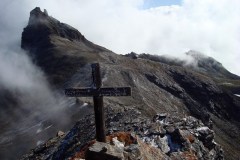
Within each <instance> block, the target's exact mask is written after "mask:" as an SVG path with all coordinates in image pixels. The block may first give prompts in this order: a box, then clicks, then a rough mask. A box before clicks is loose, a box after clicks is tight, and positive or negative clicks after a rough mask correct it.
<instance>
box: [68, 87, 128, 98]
mask: <svg viewBox="0 0 240 160" xmlns="http://www.w3.org/2000/svg"><path fill="white" fill-rule="evenodd" d="M65 95H67V96H68V97H92V96H114V97H118V96H131V87H116V88H114V87H103V88H98V89H94V88H68V89H65Z"/></svg>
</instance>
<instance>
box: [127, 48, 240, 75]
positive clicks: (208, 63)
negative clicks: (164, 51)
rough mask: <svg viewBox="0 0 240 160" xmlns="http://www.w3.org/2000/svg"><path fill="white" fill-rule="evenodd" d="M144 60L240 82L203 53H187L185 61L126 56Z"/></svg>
mask: <svg viewBox="0 0 240 160" xmlns="http://www.w3.org/2000/svg"><path fill="white" fill-rule="evenodd" d="M134 55H135V58H136V57H138V58H144V59H149V60H152V61H156V62H161V63H164V64H168V65H173V66H181V67H185V68H191V69H193V70H195V71H198V72H201V73H204V74H206V75H208V76H212V77H213V78H225V79H236V80H239V79H240V77H239V76H237V75H235V74H232V73H231V72H229V71H228V70H226V68H224V67H223V65H222V64H221V63H220V62H218V61H217V60H215V59H214V58H212V57H208V56H206V55H204V54H203V53H200V52H197V51H193V50H190V51H188V52H186V53H185V55H186V57H185V59H180V58H176V57H170V56H167V55H162V56H158V55H151V54H144V53H143V54H139V55H137V54H136V53H135V54H134V53H130V54H127V55H126V56H128V57H132V58H134Z"/></svg>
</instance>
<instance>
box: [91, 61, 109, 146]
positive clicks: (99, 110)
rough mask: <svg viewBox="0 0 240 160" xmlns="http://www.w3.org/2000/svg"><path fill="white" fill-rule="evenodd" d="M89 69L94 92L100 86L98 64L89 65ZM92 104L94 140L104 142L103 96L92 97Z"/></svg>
mask: <svg viewBox="0 0 240 160" xmlns="http://www.w3.org/2000/svg"><path fill="white" fill-rule="evenodd" d="M91 67H92V76H93V85H94V86H93V87H95V89H96V90H100V88H101V86H102V80H101V74H100V66H99V64H98V63H94V64H92V65H91ZM93 103H94V114H95V125H96V139H97V141H99V142H106V135H105V117H104V107H103V96H101V95H95V96H93Z"/></svg>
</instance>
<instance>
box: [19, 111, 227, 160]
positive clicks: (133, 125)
mask: <svg viewBox="0 0 240 160" xmlns="http://www.w3.org/2000/svg"><path fill="white" fill-rule="evenodd" d="M106 113H107V115H106V127H107V129H106V130H107V134H108V135H110V137H112V138H114V137H117V136H116V135H115V134H116V133H117V132H125V133H126V134H127V133H129V134H130V133H131V134H130V135H136V136H132V137H135V138H136V139H139V140H137V141H136V142H135V143H133V144H134V145H130V144H128V146H127V145H126V143H125V142H121V139H119V138H116V140H117V141H119V142H121V143H122V144H123V145H124V146H123V147H124V148H123V150H122V152H125V151H126V150H128V151H129V152H128V154H129V156H130V157H131V156H132V154H135V153H132V152H135V151H136V150H134V148H137V150H138V151H141V147H143V145H147V146H149V147H150V148H155V149H157V150H158V154H159V155H162V157H163V158H164V159H223V151H222V148H221V146H219V145H218V144H217V143H215V141H214V132H213V130H211V129H210V128H209V127H206V126H204V125H203V123H202V122H201V121H199V120H197V119H196V118H194V117H191V116H189V117H185V118H180V117H174V116H170V115H168V114H157V115H156V116H154V117H153V119H147V118H146V117H144V116H143V115H142V114H141V113H140V112H139V111H137V110H135V109H133V108H125V109H121V110H116V109H111V108H110V107H108V110H107V111H106ZM94 135H95V125H94V116H93V115H88V116H86V117H85V118H83V119H81V120H80V121H79V122H77V123H76V124H75V126H74V127H73V128H72V129H71V130H70V131H69V132H68V133H67V134H63V133H62V132H59V133H58V135H57V136H56V137H55V138H52V139H50V140H48V141H47V142H46V143H44V144H42V145H39V146H38V147H37V148H35V149H33V150H32V151H31V153H29V154H27V155H25V156H24V157H22V159H68V158H73V159H74V157H76V155H77V153H79V152H81V150H83V149H84V148H85V150H86V145H87V144H89V143H90V142H91V141H92V140H93V139H94ZM111 135H112V136H111ZM137 137H139V138H137ZM140 139H141V140H140ZM110 141H111V140H110ZM144 142H145V143H144ZM93 144H94V143H91V144H89V146H88V147H91V146H92V145H93ZM95 145H97V146H99V145H100V146H102V145H103V146H104V145H107V146H108V144H99V143H97V144H96V143H95ZM92 147H93V148H94V147H96V146H94V145H93V146H92ZM108 147H109V146H108ZM108 147H105V148H108ZM142 152H143V151H142ZM145 154H147V153H145ZM133 157H134V156H133ZM137 157H140V159H141V157H144V156H143V154H138V156H137ZM150 157H151V156H150ZM150 157H149V156H148V158H145V159H154V158H150ZM130 159H134V158H130ZM135 159H139V158H136V156H135Z"/></svg>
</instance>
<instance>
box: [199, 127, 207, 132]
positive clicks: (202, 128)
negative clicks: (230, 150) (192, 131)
mask: <svg viewBox="0 0 240 160" xmlns="http://www.w3.org/2000/svg"><path fill="white" fill-rule="evenodd" d="M196 130H197V131H206V130H209V128H208V127H199V128H197V129H196Z"/></svg>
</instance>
